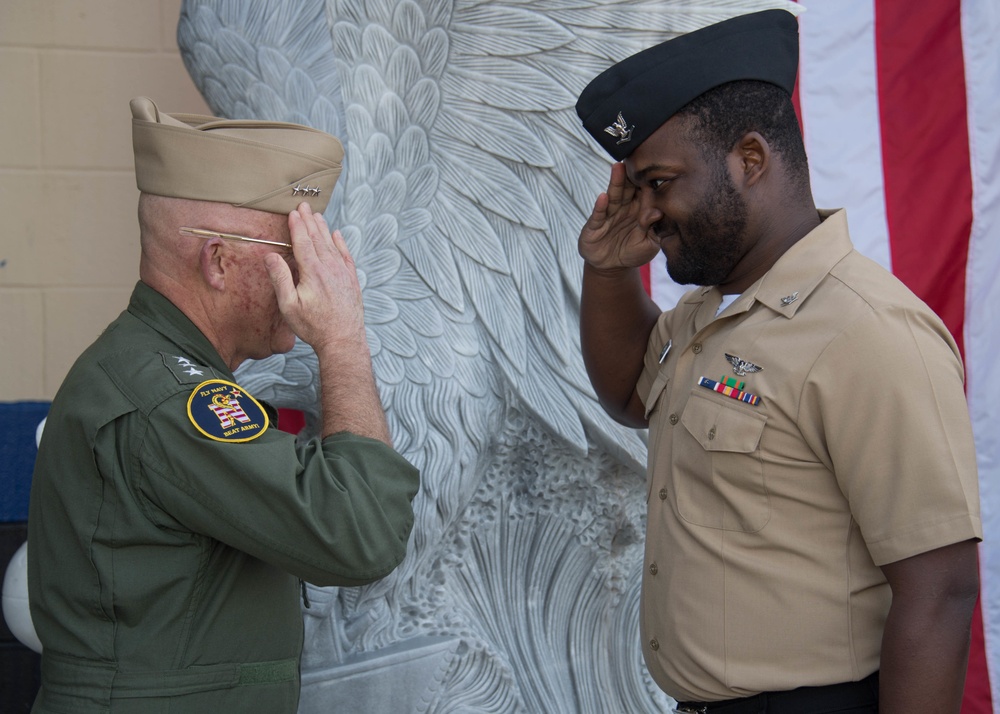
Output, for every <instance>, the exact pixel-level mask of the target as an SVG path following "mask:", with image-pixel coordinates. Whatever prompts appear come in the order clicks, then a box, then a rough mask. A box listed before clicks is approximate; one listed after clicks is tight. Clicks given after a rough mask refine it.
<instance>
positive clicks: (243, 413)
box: [187, 379, 269, 443]
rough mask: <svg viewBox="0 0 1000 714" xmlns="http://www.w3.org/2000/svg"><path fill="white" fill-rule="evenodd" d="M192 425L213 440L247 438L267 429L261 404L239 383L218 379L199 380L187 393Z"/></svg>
mask: <svg viewBox="0 0 1000 714" xmlns="http://www.w3.org/2000/svg"><path fill="white" fill-rule="evenodd" d="M187 412H188V418H189V419H190V420H191V423H192V424H194V428H195V429H197V430H198V431H200V432H201V433H202V434H204V435H205V436H207V437H208V438H209V439H214V440H215V441H230V442H234V443H238V442H243V441H251V440H253V439H256V438H257V437H258V436H260V435H261V434H263V433H264V432H265V431H267V427H268V423H269V422H268V418H267V412H266V411H264V407H262V406H261V405H260V402H258V401H257V400H256V399H254V398H253V397H251V396H250V395H249V394H248V393H247V392H246V390H244V389H243V388H242V387H240V386H239V385H236V384H233V383H232V382H227V381H225V380H222V379H210V380H208V381H207V382H202V383H201V384H199V385H198V386H197V387H195V389H194V391H193V392H191V396H190V397H188V402H187Z"/></svg>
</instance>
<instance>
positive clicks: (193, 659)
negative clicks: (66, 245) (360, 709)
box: [28, 282, 419, 714]
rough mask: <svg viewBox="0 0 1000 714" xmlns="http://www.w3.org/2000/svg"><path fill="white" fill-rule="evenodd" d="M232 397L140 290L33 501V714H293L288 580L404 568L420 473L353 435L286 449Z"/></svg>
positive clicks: (181, 327) (204, 354) (191, 336)
mask: <svg viewBox="0 0 1000 714" xmlns="http://www.w3.org/2000/svg"><path fill="white" fill-rule="evenodd" d="M233 382H235V379H234V377H233V374H232V373H231V372H230V370H229V369H228V368H227V366H226V365H225V364H224V363H223V361H222V358H221V357H220V356H219V354H218V353H217V352H216V351H215V349H214V348H213V347H212V345H211V344H210V343H209V342H208V340H207V339H206V338H205V337H204V335H202V334H201V332H200V331H199V330H198V329H197V328H196V327H195V326H194V325H193V324H192V323H191V322H190V320H188V319H187V318H186V317H185V316H184V315H183V314H182V313H181V312H180V311H179V310H178V309H177V308H176V307H174V306H173V305H172V304H171V303H170V302H169V301H168V300H167V299H166V298H164V297H163V296H162V295H160V294H159V293H157V292H155V291H154V290H152V289H151V288H149V287H148V286H146V285H145V284H143V283H141V282H140V283H139V284H138V285H137V286H136V288H135V291H134V292H133V294H132V299H131V300H130V303H129V306H128V309H127V310H126V311H125V312H123V313H122V314H121V316H120V317H119V318H118V319H117V320H116V321H115V322H113V323H112V324H111V325H110V326H109V327H108V329H107V330H106V331H105V332H104V334H102V335H101V336H100V338H98V340H97V341H96V342H95V343H94V344H93V345H92V346H91V347H90V348H88V349H87V351H86V352H84V354H83V355H82V356H81V357H80V359H79V360H78V361H77V362H76V364H75V365H74V366H73V368H72V369H71V370H70V373H69V375H68V376H67V377H66V380H65V382H64V383H63V385H62V387H61V388H60V390H59V393H58V394H57V395H56V397H55V400H54V401H53V403H52V408H51V411H50V413H49V417H48V420H47V422H46V426H45V429H44V435H43V438H42V441H41V444H40V446H39V452H38V459H37V462H36V466H35V472H34V478H33V482H32V490H31V505H30V511H29V519H28V577H29V593H30V604H31V614H32V618H33V621H34V624H35V628H36V630H37V632H38V636H39V638H40V640H41V642H42V645H43V649H44V651H43V654H42V687H41V690H40V692H39V695H38V698H37V699H36V701H35V706H34V709H33V710H32V711H33V712H38V713H40V712H67V713H68V712H72V713H73V714H87V713H90V712H113V713H115V714H121V713H125V712H129V713H131V712H142V713H143V714H156V713H161V712H184V714H197V713H198V712H211V713H212V714H227V713H229V712H267V713H271V712H295V710H296V707H297V702H298V696H299V655H300V650H301V647H302V629H303V628H302V617H301V611H300V608H299V597H300V593H301V589H300V586H301V584H300V582H299V580H304V581H308V582H311V583H315V584H317V585H346V586H350V585H360V584H364V583H368V582H371V581H373V580H377V579H379V578H381V577H383V576H385V575H387V574H388V573H389V572H390V571H392V570H393V568H395V567H396V565H397V564H399V562H400V561H401V560H402V559H403V556H404V555H405V552H406V544H407V540H408V538H409V533H410V529H411V527H412V525H413V512H412V508H411V503H410V502H411V500H412V498H413V496H414V495H415V493H416V491H417V487H418V481H419V475H418V472H417V470H416V469H415V468H414V467H413V466H412V465H410V464H409V463H408V462H407V461H405V460H404V459H403V458H402V457H401V456H400V455H399V454H397V453H396V452H394V451H393V450H392V449H390V448H389V447H387V446H385V445H384V444H382V443H381V442H378V441H375V440H373V439H368V438H364V437H360V436H356V435H353V434H349V433H339V434H334V435H332V436H328V437H326V438H325V439H323V440H322V441H320V440H318V439H315V440H312V441H310V442H309V443H307V444H305V445H304V446H301V447H296V443H295V438H294V436H292V435H291V434H287V433H283V432H281V431H279V430H278V429H277V428H275V427H274V418H275V411H274V410H273V409H272V408H271V407H269V406H267V405H261V404H259V403H257V402H256V401H255V400H253V399H252V398H250V395H247V394H246V393H245V392H243V391H241V390H240V389H239V388H238V387H237V386H236V385H235V384H231V383H233ZM230 388H231V389H230ZM222 389H226V390H229V392H228V393H227V394H226V395H225V398H224V399H223V401H222V403H221V406H220V405H219V404H218V403H216V404H213V403H212V399H210V398H209V396H206V395H210V394H213V393H215V392H218V391H219V390H222ZM227 399H232V401H226V400H227ZM241 405H242V406H241ZM265 415H266V416H265ZM196 417H197V418H196ZM240 420H242V422H243V424H242V425H241V421H240ZM213 424H214V426H213ZM227 424H228V425H229V426H230V427H231V428H228V429H226V428H225V427H226V425H227ZM234 424H235V426H232V425H234ZM241 429H248V430H249V431H248V432H244V431H240V430H241Z"/></svg>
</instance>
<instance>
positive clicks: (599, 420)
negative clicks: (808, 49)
mask: <svg viewBox="0 0 1000 714" xmlns="http://www.w3.org/2000/svg"><path fill="white" fill-rule="evenodd" d="M790 5H792V3H789V2H784V1H783V0H771V1H770V2H767V1H763V0H756V1H755V0H708V1H705V2H690V1H688V2H685V1H683V0H660V1H657V2H652V1H631V2H627V1H624V0H604V1H600V0H532V1H530V2H529V1H528V0H499V1H496V2H494V1H489V2H487V1H485V0H401V1H398V2H397V1H390V0H294V1H293V0H184V3H183V7H182V11H181V16H180V22H179V25H178V30H177V36H178V42H179V45H180V48H181V52H182V56H183V59H184V62H185V64H186V66H187V68H188V71H189V72H190V74H191V76H192V78H193V79H194V81H195V83H196V85H197V86H198V88H199V89H200V91H201V92H202V94H203V95H204V97H205V99H206V101H207V102H208V104H209V106H210V107H211V108H212V110H213V112H214V113H215V114H217V115H220V116H226V117H231V118H259V119H268V120H281V121H292V122H298V123H302V124H307V125H310V126H314V127H316V128H319V129H322V130H324V131H327V132H329V133H331V134H334V135H335V136H337V137H339V138H340V139H341V141H342V142H343V144H344V147H345V149H346V159H345V162H344V172H343V174H342V176H341V178H340V181H339V183H338V185H337V188H336V190H335V192H334V195H333V198H332V200H331V203H330V206H329V207H328V209H327V211H326V218H327V220H328V222H329V223H330V225H331V226H334V227H337V228H340V230H341V231H342V232H343V234H344V236H345V238H346V240H347V243H348V246H349V247H350V249H351V252H352V254H353V256H354V258H355V261H356V264H357V266H358V274H359V277H360V280H361V284H362V287H363V294H364V302H365V318H366V325H367V329H368V340H369V345H370V347H371V353H372V360H373V365H374V370H375V376H376V379H377V381H378V386H379V391H380V394H381V397H382V401H383V404H384V406H385V409H386V413H387V416H388V420H389V426H390V429H391V432H392V436H393V440H394V442H395V445H396V447H397V449H398V450H399V451H400V452H401V453H402V454H403V455H404V456H406V457H407V458H408V459H409V460H410V461H411V462H413V463H414V464H415V465H416V466H418V467H419V468H420V471H421V478H422V484H421V489H420V493H419V494H418V495H417V498H416V500H415V502H414V508H415V512H416V523H415V526H414V530H413V535H412V537H411V540H410V545H409V552H408V555H407V557H406V559H405V560H404V562H403V563H402V564H401V565H400V567H399V568H398V569H397V570H396V571H395V572H394V573H393V574H392V575H391V576H389V577H388V578H386V579H384V580H382V581H380V582H378V583H375V584H373V585H369V586H366V587H361V588H317V587H311V586H310V588H309V591H308V596H309V600H310V607H309V608H308V609H305V610H304V611H303V612H304V617H305V623H306V642H305V650H304V653H303V662H302V681H303V688H302V698H301V703H300V712H303V713H304V714H312V713H314V712H315V713H319V712H335V711H336V712H365V713H366V714H381V713H382V712H386V713H388V712H392V713H393V714H398V713H399V712H421V713H423V712H427V713H432V712H433V713H435V714H438V713H444V712H530V713H533V714H536V713H537V714H559V713H563V712H567V713H568V712H585V713H595V714H600V713H604V712H607V713H612V714H618V713H628V714H632V713H634V712H657V711H666V710H668V708H669V705H670V701H671V700H670V699H669V698H668V697H666V695H664V694H663V693H662V692H660V691H659V689H658V688H657V687H656V686H655V684H654V683H653V682H652V680H651V679H650V677H649V675H648V674H647V672H646V669H645V666H644V665H643V662H642V655H641V650H640V646H639V640H638V637H639V634H638V632H639V628H638V614H639V585H640V579H641V568H642V550H643V546H642V543H643V537H644V532H645V527H644V513H645V497H646V486H645V465H644V464H645V451H646V446H645V433H644V432H636V431H633V430H629V429H626V428H623V427H621V426H619V425H617V424H616V423H614V422H613V421H612V420H611V419H610V418H609V417H607V416H606V414H605V413H604V412H603V411H602V409H601V407H600V405H599V404H598V403H597V400H596V398H595V396H594V394H593V391H592V389H591V386H590V383H589V381H588V379H587V376H586V373H585V371H584V367H583V362H582V359H581V357H580V349H579V334H578V333H579V296H580V280H581V273H582V262H581V260H580V258H579V256H578V254H577V250H576V239H577V236H578V234H579V231H580V228H581V227H582V225H583V223H584V221H585V220H586V217H587V216H588V215H589V213H590V210H591V207H592V206H593V202H594V199H595V198H596V196H597V195H598V193H600V192H601V191H602V190H603V189H604V187H605V186H606V185H607V176H608V166H609V163H610V159H609V158H608V157H607V156H606V155H605V154H604V153H603V150H602V149H600V147H598V146H597V145H596V143H595V142H594V141H593V140H592V139H591V138H590V137H588V136H587V135H586V133H585V132H584V130H583V129H582V127H581V125H580V121H579V119H578V118H577V116H576V113H575V110H574V104H575V102H576V99H577V96H578V95H579V93H580V91H581V90H582V89H583V87H584V86H585V85H586V84H587V82H589V81H590V80H591V79H592V78H593V77H594V76H596V75H597V74H598V73H600V72H601V71H602V70H604V69H605V68H607V67H608V66H609V65H611V64H612V63H614V62H616V61H618V60H620V59H623V58H624V57H626V56H628V55H630V54H633V53H634V52H637V51H639V50H641V49H643V48H645V47H648V46H650V45H652V44H655V43H657V42H661V41H663V40H665V39H667V38H668V37H670V36H672V35H674V34H677V33H680V32H686V31H690V30H693V29H696V28H698V27H701V26H703V25H706V24H710V23H712V22H716V21H719V20H722V19H725V18H727V17H730V16H733V15H737V14H742V13H745V12H750V11H753V10H758V9H764V8H767V7H785V8H787V7H789V6H790ZM679 294H680V291H678V295H679ZM664 307H669V306H664ZM237 378H238V380H239V381H240V383H241V384H242V385H243V386H245V387H246V388H247V389H248V390H250V391H252V392H253V393H254V394H255V395H256V396H257V397H259V398H263V399H267V400H268V401H270V402H271V403H272V404H274V405H275V406H279V407H291V408H296V409H300V410H302V411H304V412H306V414H307V417H308V422H309V423H308V425H307V427H306V431H307V432H309V431H310V430H314V428H315V424H316V423H317V416H318V410H319V402H318V395H317V368H316V360H315V355H314V354H313V353H312V351H311V349H310V348H309V347H308V346H306V345H305V344H303V343H299V344H297V346H296V348H295V349H294V350H293V351H292V352H291V353H289V354H286V355H276V356H274V357H271V358H269V359H266V360H261V361H258V362H251V363H248V364H246V365H244V366H243V367H242V368H241V369H240V370H239V372H238V374H237ZM665 606H669V603H667V604H665Z"/></svg>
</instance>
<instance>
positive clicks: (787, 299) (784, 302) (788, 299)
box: [781, 290, 799, 307]
mask: <svg viewBox="0 0 1000 714" xmlns="http://www.w3.org/2000/svg"><path fill="white" fill-rule="evenodd" d="M798 299H799V291H798V290H796V291H795V292H794V293H792V294H791V295H786V296H785V297H783V298H781V306H782V307H788V306H789V305H791V304H792V303H793V302H795V301H796V300H798Z"/></svg>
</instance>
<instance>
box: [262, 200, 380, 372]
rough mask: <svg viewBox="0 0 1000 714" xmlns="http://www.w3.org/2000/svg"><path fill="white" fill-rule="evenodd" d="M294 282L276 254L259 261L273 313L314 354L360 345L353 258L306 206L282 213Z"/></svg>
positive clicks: (359, 307)
mask: <svg viewBox="0 0 1000 714" xmlns="http://www.w3.org/2000/svg"><path fill="white" fill-rule="evenodd" d="M288 227H289V230H290V231H291V236H292V251H293V252H294V254H295V264H296V266H297V269H298V282H297V283H296V281H295V280H294V279H293V276H292V272H291V269H290V268H289V266H288V264H287V263H286V262H285V261H284V260H282V259H281V256H279V255H278V254H277V253H272V254H270V255H268V256H267V257H266V258H265V267H266V268H267V273H268V275H269V276H270V278H271V283H272V284H273V286H274V292H275V295H276V296H277V299H278V308H279V309H280V310H281V314H282V315H283V316H284V318H285V320H286V321H287V322H288V324H289V326H290V327H291V328H292V330H293V331H294V332H295V334H296V335H298V336H299V338H300V339H302V340H303V341H304V342H306V343H308V344H309V345H311V346H312V348H313V349H314V350H316V352H317V353H319V352H322V351H323V350H324V349H326V348H332V347H337V346H347V345H357V344H360V343H364V342H365V319H364V304H363V302H362V299H361V285H360V284H359V282H358V274H357V270H356V268H355V265H354V259H353V258H352V257H351V254H350V252H349V251H348V250H347V244H346V243H345V242H344V238H343V236H342V235H341V234H340V231H334V232H333V233H332V234H331V233H330V229H329V227H328V226H327V224H326V220H325V219H324V218H323V216H322V214H319V213H313V211H312V209H311V208H310V206H309V204H308V203H305V202H303V203H301V204H300V205H299V207H298V209H296V210H294V211H292V212H291V213H290V214H288Z"/></svg>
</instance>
